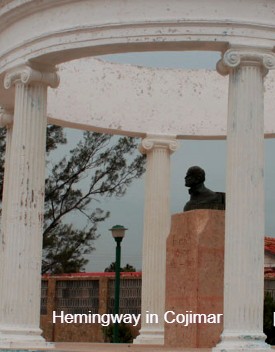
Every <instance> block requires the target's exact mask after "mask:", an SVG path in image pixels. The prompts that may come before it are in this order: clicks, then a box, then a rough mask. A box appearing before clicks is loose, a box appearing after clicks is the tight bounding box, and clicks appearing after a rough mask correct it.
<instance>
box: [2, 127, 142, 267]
mask: <svg viewBox="0 0 275 352" xmlns="http://www.w3.org/2000/svg"><path fill="white" fill-rule="evenodd" d="M3 131H5V130H4V129H2V130H1V133H2V134H1V140H0V149H1V148H2V147H3V143H4V142H3V140H4V139H2V136H3V135H4V132H3ZM66 143H67V140H66V138H65V134H64V130H63V129H62V128H61V127H58V126H48V128H47V148H46V150H47V173H48V175H47V178H46V181H45V213H44V232H43V261H42V273H63V272H78V271H81V270H83V269H84V267H85V265H86V264H87V262H88V260H87V259H86V258H85V255H87V254H89V253H91V252H92V250H93V249H94V247H93V241H94V240H95V239H96V238H97V237H98V234H97V225H98V223H99V222H102V221H104V220H105V219H106V218H107V217H108V216H109V212H108V211H105V210H102V209H101V208H99V207H95V206H94V207H93V208H92V207H91V205H92V204H94V203H98V202H99V200H100V198H101V197H102V196H104V197H111V196H116V197H121V196H123V195H124V194H125V192H126V190H127V187H128V186H129V185H130V184H131V183H132V182H133V180H134V179H136V178H138V177H140V176H141V175H142V173H143V172H144V156H142V155H140V154H136V153H135V152H136V149H137V140H136V139H135V138H130V137H120V138H118V137H113V136H111V135H106V134H100V133H95V132H84V133H83V138H82V139H81V140H80V141H79V143H78V144H77V145H76V147H75V148H73V149H72V150H71V151H70V152H69V153H68V155H66V156H64V157H63V158H62V159H61V160H59V161H58V162H53V161H52V158H51V155H52V152H53V151H54V150H56V149H57V148H58V146H59V145H61V144H66ZM1 157H3V154H1ZM0 165H2V167H3V159H0ZM0 173H1V168H0ZM0 177H1V180H2V179H3V172H2V175H1V174H0ZM75 214H80V215H82V217H83V218H85V219H86V220H85V225H84V227H83V228H81V229H79V228H77V227H76V226H75V225H74V224H73V222H72V217H73V216H74V215H75Z"/></svg>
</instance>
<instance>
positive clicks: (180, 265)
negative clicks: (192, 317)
mask: <svg viewBox="0 0 275 352" xmlns="http://www.w3.org/2000/svg"><path fill="white" fill-rule="evenodd" d="M224 226H225V225H224V211H221V210H205V209H202V210H192V211H188V212H184V213H180V214H175V215H173V216H172V223H171V232H170V235H169V237H168V239H167V261H166V307H165V310H166V311H174V312H175V313H176V314H186V312H187V311H188V312H190V311H192V313H199V314H222V313H223V269H224V266H223V261H224ZM221 321H222V320H221ZM221 332H222V323H220V324H204V323H200V324H198V323H196V324H189V325H188V326H184V324H178V323H172V324H168V323H165V345H167V346H169V347H192V348H195V347H200V348H206V347H213V346H215V345H216V344H217V343H218V341H219V339H220V335H221Z"/></svg>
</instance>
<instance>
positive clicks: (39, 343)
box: [0, 326, 54, 352]
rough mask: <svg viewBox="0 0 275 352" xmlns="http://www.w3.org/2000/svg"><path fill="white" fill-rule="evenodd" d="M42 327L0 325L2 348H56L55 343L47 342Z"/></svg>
mask: <svg viewBox="0 0 275 352" xmlns="http://www.w3.org/2000/svg"><path fill="white" fill-rule="evenodd" d="M41 332H42V331H41V330H40V329H22V328H18V329H16V328H14V327H7V326H0V352H1V349H3V348H5V349H7V348H8V349H9V348H10V349H32V350H37V349H39V350H49V349H52V348H54V344H53V343H49V342H46V340H45V339H44V338H43V337H42V336H41Z"/></svg>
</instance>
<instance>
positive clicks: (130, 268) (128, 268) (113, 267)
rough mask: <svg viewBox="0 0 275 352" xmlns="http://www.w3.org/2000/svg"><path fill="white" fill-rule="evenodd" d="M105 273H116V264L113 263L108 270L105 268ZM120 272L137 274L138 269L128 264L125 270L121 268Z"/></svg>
mask: <svg viewBox="0 0 275 352" xmlns="http://www.w3.org/2000/svg"><path fill="white" fill-rule="evenodd" d="M104 271H105V272H114V271H116V263H115V262H112V263H111V264H110V265H109V266H108V267H107V268H105V270H104ZM120 271H122V272H131V273H132V272H135V271H136V269H135V268H134V267H133V266H132V265H130V264H126V265H125V266H124V267H123V268H120Z"/></svg>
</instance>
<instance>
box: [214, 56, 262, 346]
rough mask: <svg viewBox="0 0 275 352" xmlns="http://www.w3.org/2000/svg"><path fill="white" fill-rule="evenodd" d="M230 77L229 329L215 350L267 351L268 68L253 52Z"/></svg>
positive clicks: (226, 280) (226, 268) (226, 324)
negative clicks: (265, 88)
mask: <svg viewBox="0 0 275 352" xmlns="http://www.w3.org/2000/svg"><path fill="white" fill-rule="evenodd" d="M226 55H227V54H226ZM234 55H235V56H234V59H235V58H236V53H234ZM237 55H239V57H240V56H241V55H242V54H239V53H238V52H237ZM228 56H229V59H230V51H229V55H228ZM232 58H233V56H232ZM229 64H230V60H229ZM232 66H233V65H232ZM229 75H230V76H229V101H228V123H227V180H226V220H225V263H224V331H223V334H222V336H221V338H222V340H221V342H220V343H219V344H218V345H217V347H216V348H214V351H250V350H254V351H265V350H266V348H267V347H268V345H266V344H265V343H264V339H265V335H264V334H263V292H264V287H263V285H264V277H263V275H264V270H263V268H264V175H263V174H264V118H263V112H264V109H263V75H264V67H263V64H262V62H261V61H260V60H259V56H257V57H256V58H255V57H253V56H252V55H251V53H249V55H246V54H245V55H244V58H243V59H242V57H240V60H239V62H238V64H237V65H235V66H233V69H232V70H231V71H230V74H229Z"/></svg>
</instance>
